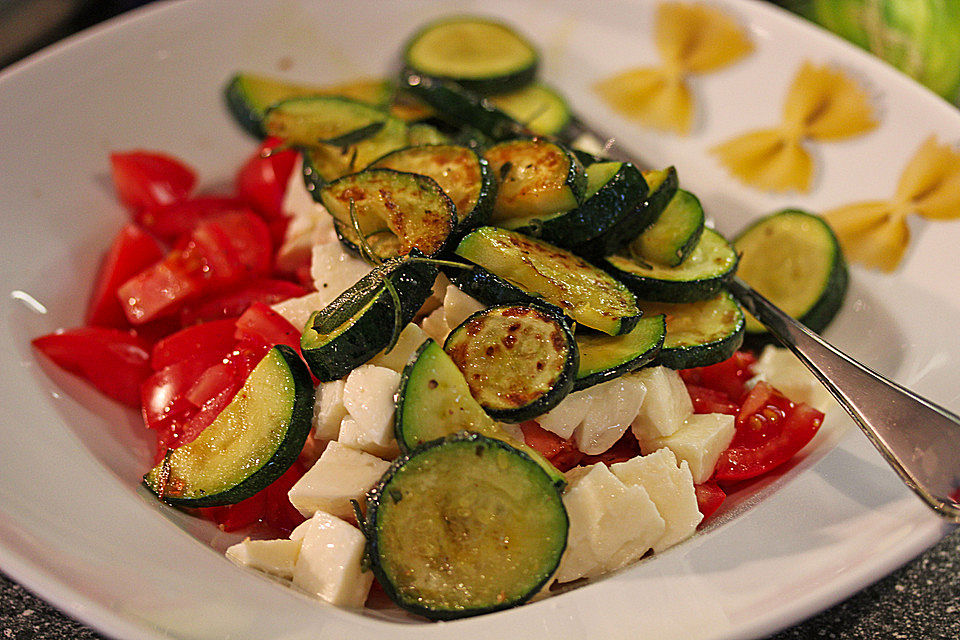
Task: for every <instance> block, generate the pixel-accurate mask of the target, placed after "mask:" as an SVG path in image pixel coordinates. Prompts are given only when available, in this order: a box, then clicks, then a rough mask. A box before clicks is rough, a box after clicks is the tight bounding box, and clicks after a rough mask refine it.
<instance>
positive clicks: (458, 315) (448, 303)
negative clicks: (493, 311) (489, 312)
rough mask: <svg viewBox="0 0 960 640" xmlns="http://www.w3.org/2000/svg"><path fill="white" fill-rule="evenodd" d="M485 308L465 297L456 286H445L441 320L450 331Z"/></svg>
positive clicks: (483, 305)
mask: <svg viewBox="0 0 960 640" xmlns="http://www.w3.org/2000/svg"><path fill="white" fill-rule="evenodd" d="M486 308H487V305H485V304H483V303H482V302H480V301H479V300H477V299H476V298H474V297H473V296H469V295H467V294H466V293H464V292H463V291H461V290H460V289H459V288H457V286H456V285H452V284H450V285H447V289H446V293H445V294H444V296H443V319H444V322H446V324H447V326H448V327H450V328H451V329H453V328H454V327H458V326H460V323H462V322H463V321H464V320H466V319H467V318H469V317H470V316H472V315H473V314H474V313H476V312H477V311H480V310H481V309H486Z"/></svg>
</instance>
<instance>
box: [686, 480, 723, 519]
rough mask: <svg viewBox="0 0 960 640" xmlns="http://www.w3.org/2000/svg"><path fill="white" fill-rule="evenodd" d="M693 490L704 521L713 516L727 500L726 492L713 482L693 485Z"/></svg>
mask: <svg viewBox="0 0 960 640" xmlns="http://www.w3.org/2000/svg"><path fill="white" fill-rule="evenodd" d="M693 490H694V492H695V493H696V495H697V509H698V510H699V511H700V513H701V514H703V519H704V520H706V519H707V518H709V517H710V516H712V515H713V514H714V513H715V512H716V511H717V509H719V508H720V505H721V504H723V501H724V500H726V498H727V494H726V492H725V491H724V490H723V489H721V488H720V485H718V484H717V483H716V482H713V481H712V480H708V481H707V482H703V483H701V484H695V485H693ZM702 522H703V521H701V523H702Z"/></svg>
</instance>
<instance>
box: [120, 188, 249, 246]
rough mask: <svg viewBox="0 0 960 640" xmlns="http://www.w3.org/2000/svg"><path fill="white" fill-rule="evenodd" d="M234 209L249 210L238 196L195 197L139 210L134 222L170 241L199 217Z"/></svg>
mask: <svg viewBox="0 0 960 640" xmlns="http://www.w3.org/2000/svg"><path fill="white" fill-rule="evenodd" d="M234 211H250V208H249V207H248V206H247V205H246V203H244V201H243V200H240V199H239V198H232V197H226V196H196V197H193V198H188V199H186V200H180V201H176V202H171V203H170V204H167V205H164V206H160V207H152V208H148V209H143V210H142V211H140V212H139V213H138V214H137V216H136V221H137V223H138V224H140V226H142V227H143V228H145V229H147V230H149V231H150V232H151V233H153V234H154V235H156V236H157V237H158V238H161V239H162V240H164V241H166V242H170V243H172V242H174V241H175V240H177V238H180V237H181V236H183V235H184V234H186V233H190V232H191V231H193V229H194V228H195V227H196V226H197V225H198V224H199V223H200V222H202V221H203V220H207V219H209V218H213V217H215V216H218V215H220V214H222V213H229V212H234Z"/></svg>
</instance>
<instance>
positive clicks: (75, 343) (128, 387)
mask: <svg viewBox="0 0 960 640" xmlns="http://www.w3.org/2000/svg"><path fill="white" fill-rule="evenodd" d="M32 344H33V346H34V347H35V348H36V349H37V350H38V351H40V352H41V353H43V354H44V355H45V356H47V357H48V358H50V359H51V360H52V361H53V362H54V363H56V364H57V366H59V367H60V368H62V369H65V370H66V371H69V372H70V373H73V374H75V375H78V376H80V377H81V378H83V379H84V380H86V381H87V382H89V383H90V384H92V385H93V386H94V387H95V388H96V389H98V390H99V391H100V392H101V393H103V394H105V395H107V396H108V397H110V398H113V399H114V400H117V401H118V402H122V403H123V404H125V405H127V406H129V407H133V408H135V409H136V408H139V407H140V385H141V383H142V382H143V381H144V380H146V379H147V378H148V377H149V376H150V375H151V373H152V369H151V368H150V347H149V345H148V344H147V343H146V342H145V341H144V340H143V339H142V338H139V337H137V336H135V335H132V334H131V333H129V332H127V331H121V330H119V329H111V328H107V327H80V328H78V329H69V330H67V331H59V332H56V333H50V334H47V335H45V336H40V337H39V338H34V340H33V341H32Z"/></svg>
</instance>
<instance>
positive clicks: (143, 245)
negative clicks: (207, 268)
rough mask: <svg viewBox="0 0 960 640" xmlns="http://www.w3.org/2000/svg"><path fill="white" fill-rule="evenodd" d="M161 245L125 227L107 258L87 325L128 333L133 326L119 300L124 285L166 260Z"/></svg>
mask: <svg viewBox="0 0 960 640" xmlns="http://www.w3.org/2000/svg"><path fill="white" fill-rule="evenodd" d="M164 253H165V251H164V249H163V247H161V246H160V243H159V242H157V240H156V239H155V238H154V237H153V236H151V235H150V234H149V233H146V232H145V231H144V230H143V229H141V228H140V227H138V226H137V225H135V224H127V225H124V227H123V228H122V229H120V232H119V233H117V235H116V237H115V238H114V240H113V243H112V244H111V245H110V249H109V250H108V251H107V254H106V256H104V259H103V263H102V264H101V266H100V273H99V275H98V276H97V280H96V284H95V285H94V287H93V295H92V296H91V297H90V303H89V304H88V305H87V313H86V318H85V321H86V324H87V325H95V326H100V327H114V328H117V329H126V328H128V327H129V326H130V323H129V322H127V317H126V316H125V315H124V313H123V307H121V306H120V301H119V300H117V289H118V288H119V287H120V285H121V284H123V283H124V282H126V281H127V280H128V279H130V278H132V277H133V276H134V275H136V274H137V273H139V272H140V271H143V270H144V269H146V268H147V267H149V266H151V265H153V264H155V263H157V262H159V261H160V260H161V259H162V258H163V256H164Z"/></svg>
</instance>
